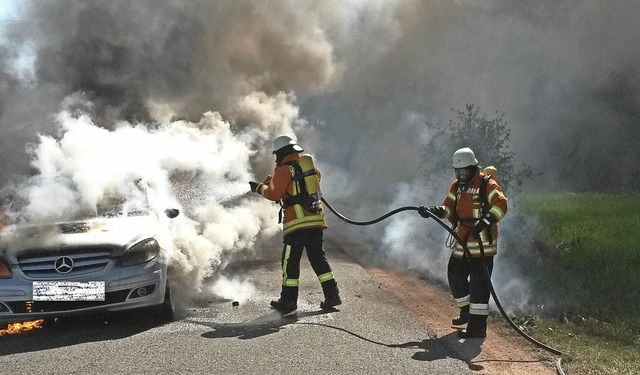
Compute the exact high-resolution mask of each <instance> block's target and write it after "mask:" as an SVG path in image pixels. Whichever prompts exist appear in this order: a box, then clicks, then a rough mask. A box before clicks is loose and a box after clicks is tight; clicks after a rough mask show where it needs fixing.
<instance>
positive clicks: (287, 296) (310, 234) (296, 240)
mask: <svg viewBox="0 0 640 375" xmlns="http://www.w3.org/2000/svg"><path fill="white" fill-rule="evenodd" d="M322 235H323V232H322V229H320V228H309V229H300V230H297V231H295V232H293V233H290V234H287V235H286V236H284V241H283V242H284V248H283V249H282V292H281V293H280V299H281V300H283V301H297V299H298V285H299V278H300V258H302V252H303V251H304V250H305V249H306V250H307V258H309V262H310V263H311V268H313V272H315V274H316V275H317V276H318V280H319V281H320V285H321V286H322V291H323V293H324V296H325V298H329V297H337V295H338V285H337V283H336V280H335V279H334V278H333V272H332V271H331V266H330V265H329V262H328V261H327V257H326V254H325V252H324V249H323V247H322V243H323V239H322Z"/></svg>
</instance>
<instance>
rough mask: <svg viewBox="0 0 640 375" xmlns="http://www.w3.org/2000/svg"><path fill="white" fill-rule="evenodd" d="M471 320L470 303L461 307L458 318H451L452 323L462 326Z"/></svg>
mask: <svg viewBox="0 0 640 375" xmlns="http://www.w3.org/2000/svg"><path fill="white" fill-rule="evenodd" d="M468 322H469V305H467V306H465V307H461V308H460V315H459V316H458V317H457V318H454V319H453V320H451V324H453V325H454V326H461V325H463V324H467V323H468Z"/></svg>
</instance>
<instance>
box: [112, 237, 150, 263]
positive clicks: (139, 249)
mask: <svg viewBox="0 0 640 375" xmlns="http://www.w3.org/2000/svg"><path fill="white" fill-rule="evenodd" d="M158 253H160V245H158V241H156V240H154V239H153V238H149V239H146V240H144V241H141V242H138V243H137V244H135V245H133V246H132V247H131V248H130V249H129V250H128V251H127V252H126V254H125V255H124V256H123V257H122V263H121V264H120V265H121V266H122V267H127V266H133V265H134V264H140V263H145V262H148V261H150V260H152V259H154V258H155V257H157V256H158Z"/></svg>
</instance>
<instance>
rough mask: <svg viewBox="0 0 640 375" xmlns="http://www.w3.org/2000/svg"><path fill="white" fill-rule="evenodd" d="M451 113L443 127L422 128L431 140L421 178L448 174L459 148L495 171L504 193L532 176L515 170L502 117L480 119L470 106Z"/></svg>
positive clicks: (530, 172) (524, 168)
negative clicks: (453, 157) (445, 125)
mask: <svg viewBox="0 0 640 375" xmlns="http://www.w3.org/2000/svg"><path fill="white" fill-rule="evenodd" d="M451 110H452V111H453V112H454V114H455V116H454V118H453V119H451V120H449V123H448V126H447V127H444V126H442V125H440V124H439V123H430V122H429V123H427V124H426V125H427V127H428V130H429V131H430V133H431V137H430V138H429V140H428V141H427V143H426V145H425V147H424V149H423V152H422V158H423V165H424V166H425V167H424V169H423V171H422V174H423V176H424V177H426V178H429V177H430V176H431V175H433V174H437V173H442V172H444V171H447V170H450V169H451V155H453V153H454V152H455V151H456V150H457V149H459V148H462V147H470V148H471V149H472V150H473V151H474V153H475V154H476V158H477V159H478V161H480V164H481V165H482V166H488V165H493V166H495V167H496V168H497V169H498V180H499V181H500V184H501V185H502V187H503V189H504V190H505V192H506V191H508V189H509V188H510V187H511V188H512V189H515V186H520V185H522V183H523V182H524V181H525V180H527V179H530V178H532V177H533V176H534V175H535V173H534V172H533V170H532V169H531V168H530V167H529V166H527V165H524V164H523V165H522V166H521V167H520V168H516V166H515V157H516V154H515V153H514V152H512V151H510V150H509V145H508V141H509V138H510V137H511V130H510V129H509V127H508V126H507V125H508V124H507V121H506V120H505V119H504V113H496V116H495V117H493V118H489V117H488V116H487V115H486V114H482V115H480V109H479V108H476V107H475V106H474V105H473V104H467V105H466V106H465V110H464V111H460V110H456V109H451ZM443 155H445V156H446V157H443Z"/></svg>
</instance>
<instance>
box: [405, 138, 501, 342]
mask: <svg viewBox="0 0 640 375" xmlns="http://www.w3.org/2000/svg"><path fill="white" fill-rule="evenodd" d="M453 168H454V169H455V174H456V180H454V181H453V182H452V183H451V187H450V188H449V192H448V193H447V195H446V197H445V198H444V201H443V203H442V205H441V206H431V207H425V206H420V207H419V209H418V212H419V213H420V215H421V216H423V217H425V218H428V217H429V214H428V213H427V211H429V212H431V213H433V214H435V215H436V216H438V217H439V218H442V219H449V221H451V223H452V224H453V225H454V227H455V231H456V234H457V235H458V237H460V239H462V241H464V242H465V243H466V245H467V248H468V249H469V253H470V254H467V253H466V252H465V251H464V249H463V247H462V246H461V244H460V243H458V242H457V241H456V243H455V244H454V245H453V247H452V254H451V257H450V258H449V264H448V266H447V277H448V279H449V287H450V289H451V294H452V295H453V298H454V300H455V303H456V305H457V306H458V307H459V308H460V315H459V316H458V317H457V318H455V319H453V320H452V324H454V325H464V324H467V327H466V329H463V330H461V331H458V335H459V336H460V337H462V338H474V337H480V338H483V337H486V330H487V316H488V315H489V297H490V292H491V290H490V284H489V280H488V279H487V276H486V275H485V271H484V267H485V266H486V267H487V270H488V271H489V277H490V275H491V272H492V270H493V257H494V256H495V255H496V252H497V249H498V246H497V240H498V221H500V220H501V219H502V218H503V217H504V215H505V214H506V213H507V198H506V196H505V195H504V193H503V192H502V187H501V186H500V185H499V184H498V182H497V181H496V179H495V168H493V169H492V167H488V168H486V169H485V170H484V171H480V168H479V167H478V160H477V159H476V157H475V154H474V153H473V150H471V149H470V148H468V147H465V148H461V149H459V150H457V151H456V152H455V153H454V154H453ZM492 176H493V177H494V178H492ZM479 241H481V243H482V245H483V246H482V247H481V246H480V245H479V243H478V242H479Z"/></svg>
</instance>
